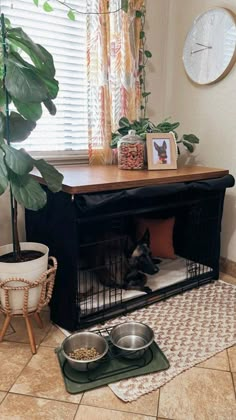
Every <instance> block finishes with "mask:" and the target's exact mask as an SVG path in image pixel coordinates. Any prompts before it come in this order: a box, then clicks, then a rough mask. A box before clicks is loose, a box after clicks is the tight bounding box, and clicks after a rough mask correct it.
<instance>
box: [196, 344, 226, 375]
mask: <svg viewBox="0 0 236 420" xmlns="http://www.w3.org/2000/svg"><path fill="white" fill-rule="evenodd" d="M226 350H227V349H226ZM212 357H214V356H212ZM210 359H211V357H210ZM208 360H209V359H208ZM206 361H207V360H206ZM200 363H204V362H200ZM193 368H197V369H207V370H216V371H217V372H228V373H229V372H230V370H225V369H217V368H210V367H205V366H197V365H196V366H193ZM191 369H192V368H191Z"/></svg>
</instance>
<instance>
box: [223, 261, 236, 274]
mask: <svg viewBox="0 0 236 420" xmlns="http://www.w3.org/2000/svg"><path fill="white" fill-rule="evenodd" d="M220 271H221V272H222V273H226V274H228V275H229V276H232V277H236V262H235V261H231V260H228V258H225V257H220Z"/></svg>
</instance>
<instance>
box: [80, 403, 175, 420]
mask: <svg viewBox="0 0 236 420" xmlns="http://www.w3.org/2000/svg"><path fill="white" fill-rule="evenodd" d="M127 402H128V403H132V401H127ZM79 405H80V406H81V405H83V406H84V407H93V408H102V409H103V410H108V411H115V412H118V413H126V414H137V415H141V416H147V417H151V418H153V419H155V418H156V415H155V414H154V415H152V414H144V413H139V412H137V411H135V412H134V411H125V410H118V409H116V408H107V407H101V406H98V405H88V404H82V400H81V403H80V404H79ZM166 420H168V419H166Z"/></svg>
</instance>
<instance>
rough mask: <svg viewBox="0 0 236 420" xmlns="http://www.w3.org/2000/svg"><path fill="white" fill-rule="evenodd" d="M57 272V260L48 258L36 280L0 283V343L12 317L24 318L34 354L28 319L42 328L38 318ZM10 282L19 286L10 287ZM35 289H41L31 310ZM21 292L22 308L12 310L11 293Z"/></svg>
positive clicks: (47, 298)
mask: <svg viewBox="0 0 236 420" xmlns="http://www.w3.org/2000/svg"><path fill="white" fill-rule="evenodd" d="M56 271H57V260H56V258H54V257H49V265H48V270H47V271H45V272H44V273H43V274H42V275H41V276H40V278H39V279H38V280H36V281H34V282H30V281H29V280H26V279H22V278H10V279H7V280H4V281H2V282H0V290H2V291H3V293H4V295H3V296H4V299H1V302H0V311H1V312H2V313H3V314H4V315H5V320H4V323H3V327H2V330H1V331H0V342H1V341H2V340H3V338H4V336H5V334H6V331H7V328H8V326H9V324H10V322H11V319H12V318H13V317H19V316H21V317H24V319H25V323H26V328H27V332H28V336H29V342H30V347H31V351H32V353H33V354H35V353H36V344H35V338H34V333H33V328H32V324H31V320H30V317H31V316H33V317H34V319H35V321H36V322H37V324H38V326H39V328H43V322H42V320H41V318H40V311H41V309H42V308H43V307H44V306H46V305H47V304H48V303H49V301H50V299H51V296H52V291H53V287H54V282H55V275H56ZM11 282H14V283H15V282H20V286H16V285H14V286H11V285H9V283H11ZM36 287H41V291H40V296H39V299H38V302H36V305H34V307H33V309H30V308H29V297H30V291H31V290H32V289H34V288H36ZM19 291H21V292H23V306H22V308H21V309H20V310H18V309H17V310H14V309H13V308H12V305H11V297H12V294H13V293H16V292H19Z"/></svg>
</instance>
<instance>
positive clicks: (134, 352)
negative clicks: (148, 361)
mask: <svg viewBox="0 0 236 420" xmlns="http://www.w3.org/2000/svg"><path fill="white" fill-rule="evenodd" d="M110 339H111V342H112V344H113V345H114V346H115V347H117V348H118V349H119V350H121V355H122V356H123V357H126V358H128V359H138V358H140V357H142V355H143V354H144V353H145V351H146V350H147V349H148V347H149V346H150V345H151V344H152V342H153V340H154V333H153V330H152V329H151V328H150V327H149V326H148V325H146V324H143V323H141V322H125V323H124V324H119V325H116V326H115V327H114V328H113V329H112V331H111V333H110Z"/></svg>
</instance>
